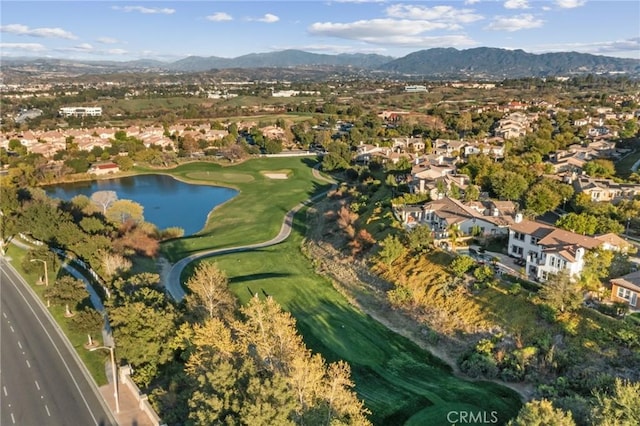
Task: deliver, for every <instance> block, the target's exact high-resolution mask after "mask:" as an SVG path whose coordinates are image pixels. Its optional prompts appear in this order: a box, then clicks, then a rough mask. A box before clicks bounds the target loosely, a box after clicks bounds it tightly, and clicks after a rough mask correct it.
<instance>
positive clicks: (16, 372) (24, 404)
mask: <svg viewBox="0 0 640 426" xmlns="http://www.w3.org/2000/svg"><path fill="white" fill-rule="evenodd" d="M52 321H53V320H52V318H51V316H50V315H49V314H48V312H46V310H45V308H44V307H43V306H42V304H41V303H40V301H39V300H38V299H37V296H36V295H35V294H34V293H33V291H32V290H31V288H29V287H28V285H27V284H26V283H24V281H23V280H22V278H21V277H20V276H19V275H18V274H17V273H16V272H15V270H14V269H13V268H12V267H11V266H10V265H8V264H7V263H6V261H5V260H4V259H0V322H1V323H2V324H1V326H0V327H1V328H0V333H1V334H0V339H1V345H0V384H1V387H2V389H1V394H0V401H1V402H0V424H2V425H3V426H4V425H13V424H15V425H20V426H31V425H33V426H39V425H54V426H57V425H60V426H66V425H83V426H85V425H86V426H90V425H97V426H106V425H115V424H116V422H115V420H114V419H113V417H112V415H111V413H110V412H109V409H108V408H107V406H106V405H105V403H104V400H103V399H102V397H101V396H100V395H99V393H98V389H97V387H96V385H95V382H94V381H93V379H92V378H91V377H90V376H89V374H88V372H87V371H86V369H85V367H84V366H83V365H82V363H81V362H80V360H79V358H78V356H77V354H76V353H75V351H74V349H73V347H71V345H70V343H69V341H68V340H67V339H66V337H64V336H63V335H62V334H61V332H60V331H59V329H58V326H57V324H54V323H53V322H52Z"/></svg>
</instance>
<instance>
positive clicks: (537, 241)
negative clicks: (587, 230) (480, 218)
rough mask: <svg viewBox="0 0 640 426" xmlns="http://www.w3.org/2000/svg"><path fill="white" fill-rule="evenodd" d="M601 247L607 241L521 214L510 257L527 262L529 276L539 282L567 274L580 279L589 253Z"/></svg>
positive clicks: (511, 235)
mask: <svg viewBox="0 0 640 426" xmlns="http://www.w3.org/2000/svg"><path fill="white" fill-rule="evenodd" d="M600 246H603V241H600V240H598V239H597V238H594V237H588V236H586V235H580V234H576V233H573V232H570V231H565V230H564V229H560V228H556V227H554V226H551V225H546V224H542V223H539V222H535V221H531V220H527V219H524V218H523V217H522V214H520V213H518V214H516V215H515V220H514V223H513V224H512V225H511V227H510V230H509V245H508V250H509V255H510V256H513V257H517V258H521V259H524V260H525V261H526V264H525V271H526V273H527V274H528V275H529V276H531V277H532V278H534V279H536V280H539V281H545V280H546V279H547V278H548V276H549V274H558V273H560V272H563V271H566V272H567V273H568V274H569V276H579V275H580V273H581V272H582V268H583V267H584V256H585V254H586V252H587V251H588V250H593V249H595V248H597V247H600Z"/></svg>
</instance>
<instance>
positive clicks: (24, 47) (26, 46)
mask: <svg viewBox="0 0 640 426" xmlns="http://www.w3.org/2000/svg"><path fill="white" fill-rule="evenodd" d="M0 50H20V51H26V52H43V51H45V50H47V48H46V47H44V46H43V45H41V44H40V43H0Z"/></svg>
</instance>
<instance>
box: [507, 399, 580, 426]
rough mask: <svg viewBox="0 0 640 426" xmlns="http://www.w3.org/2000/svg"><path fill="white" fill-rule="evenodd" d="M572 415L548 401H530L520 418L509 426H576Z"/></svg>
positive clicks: (519, 414) (521, 412) (513, 420)
mask: <svg viewBox="0 0 640 426" xmlns="http://www.w3.org/2000/svg"><path fill="white" fill-rule="evenodd" d="M575 424H576V423H575V422H574V421H573V416H572V415H571V413H565V412H564V411H562V410H561V409H559V408H555V407H554V406H553V404H552V403H551V401H548V400H546V399H543V400H540V401H530V402H527V403H526V404H525V405H523V406H522V408H521V409H520V412H519V413H518V416H517V417H516V418H515V419H511V420H510V421H509V423H508V426H550V425H553V426H575Z"/></svg>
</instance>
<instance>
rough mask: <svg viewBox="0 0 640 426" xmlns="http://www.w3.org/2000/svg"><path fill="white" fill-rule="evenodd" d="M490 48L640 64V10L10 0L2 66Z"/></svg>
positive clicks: (550, 4)
mask: <svg viewBox="0 0 640 426" xmlns="http://www.w3.org/2000/svg"><path fill="white" fill-rule="evenodd" d="M481 46H487V47H498V48H505V49H522V50H524V51H527V52H531V53H544V52H557V51H576V52H583V53H592V54H596V55H606V56H616V57H624V58H636V59H640V1H637V0H614V1H606V0H600V1H591V0H544V1H532V0H500V1H498V0H491V1H485V0H458V1H453V2H451V1H448V2H447V1H435V0H423V1H400V2H397V1H390V0H329V1H322V0H297V1H273V0H270V1H264V0H263V1H244V0H233V1H212V0H209V1H204V0H202V1H172V2H156V1H147V0H142V1H124V0H116V1H106V2H105V1H91V0H85V1H29V0H19V1H11V0H2V2H1V3H0V55H1V56H2V57H10V56H11V57H16V56H37V57H55V58H67V59H85V60H87V59H90V60H118V61H128V60H136V59H156V60H161V61H175V60H178V59H182V58H184V57H187V56H191V55H196V56H205V57H208V56H219V57H225V58H232V57H237V56H241V55H245V54H249V53H262V52H271V51H279V50H285V49H300V50H305V51H308V52H314V53H327V54H337V53H378V54H381V55H388V56H392V57H401V56H404V55H406V54H408V53H411V52H415V51H418V50H422V49H429V48H433V47H454V48H457V49H468V48H473V47H481Z"/></svg>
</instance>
